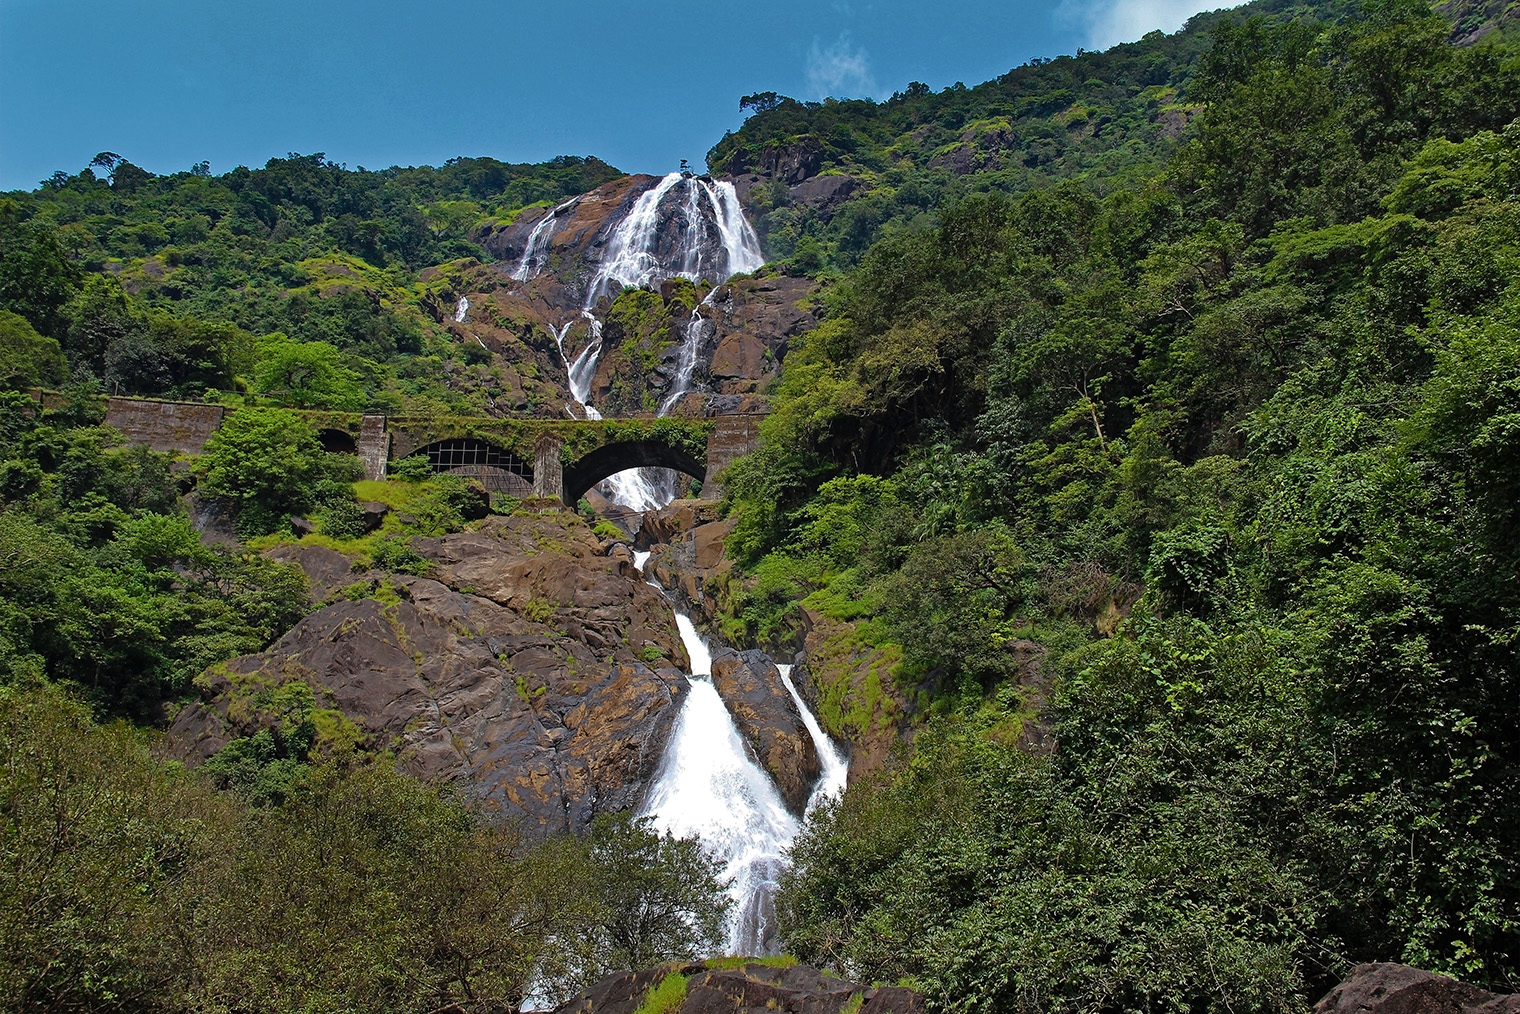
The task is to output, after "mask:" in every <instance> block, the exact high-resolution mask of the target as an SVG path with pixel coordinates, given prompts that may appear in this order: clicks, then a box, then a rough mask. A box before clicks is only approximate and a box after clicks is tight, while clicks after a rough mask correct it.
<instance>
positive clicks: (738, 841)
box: [634, 552, 849, 955]
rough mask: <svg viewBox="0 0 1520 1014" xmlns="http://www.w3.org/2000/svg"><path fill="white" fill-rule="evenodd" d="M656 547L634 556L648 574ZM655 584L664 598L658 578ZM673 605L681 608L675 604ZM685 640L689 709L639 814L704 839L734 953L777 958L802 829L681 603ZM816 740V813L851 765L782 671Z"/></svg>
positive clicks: (812, 802) (662, 827) (679, 719)
mask: <svg viewBox="0 0 1520 1014" xmlns="http://www.w3.org/2000/svg"><path fill="white" fill-rule="evenodd" d="M648 559H649V553H648V552H639V553H635V554H634V565H635V566H636V567H638V568H639V570H640V571H641V572H643V571H644V564H645V562H646V561H647V560H648ZM646 581H647V583H648V584H650V585H651V586H653V587H654V588H656V589H657V590H659V591H660V592H661V594H664V589H662V588H661V587H660V585H659V583H658V582H656V581H654V580H652V579H648V578H647V575H646ZM672 608H674V605H672ZM675 618H676V626H677V628H678V629H679V630H680V633H681V642H682V644H683V645H684V646H685V648H686V653H687V655H688V656H689V657H690V658H691V673H690V674H689V677H690V683H691V690H690V692H689V693H688V694H687V696H686V700H685V701H684V702H683V703H682V705H681V710H680V713H679V714H677V716H676V720H675V725H674V726H673V727H672V729H671V732H670V739H669V740H668V741H667V743H666V746H665V753H664V756H663V757H662V758H661V759H660V766H659V768H658V769H657V772H656V774H655V779H654V782H653V783H652V784H651V785H650V788H649V795H648V797H647V799H646V800H645V803H644V807H643V809H642V811H641V812H640V814H639V815H640V816H641V817H649V818H651V819H652V820H653V822H654V827H655V829H656V830H658V831H660V832H667V831H668V832H670V833H671V834H674V835H676V836H678V837H692V836H694V837H696V838H698V839H699V840H700V841H701V842H702V844H703V845H704V846H705V847H706V848H707V850H708V852H709V854H711V855H712V856H714V857H715V858H717V859H718V860H719V861H721V862H722V863H723V867H724V869H723V874H724V876H725V877H727V878H728V880H729V888H728V893H729V897H730V898H732V899H733V908H732V909H731V911H730V914H729V925H728V940H727V944H726V949H727V953H729V954H736V955H738V954H742V955H764V954H774V953H776V952H777V951H778V950H779V943H780V941H779V939H778V933H777V927H776V916H775V895H776V889H777V887H778V886H779V882H780V877H781V873H782V872H783V871H784V870H785V868H786V850H787V848H788V847H789V846H790V845H791V843H792V839H794V838H795V837H796V836H797V833H798V832H799V831H800V830H801V829H802V825H801V822H799V821H798V819H797V818H796V817H795V816H793V815H792V814H791V812H790V811H788V810H787V808H786V804H785V803H783V802H782V800H781V793H780V791H779V790H778V789H777V788H776V784H775V782H774V781H772V779H771V776H770V775H769V774H767V773H766V772H765V770H764V769H763V768H761V767H760V765H758V764H757V763H755V761H754V759H753V758H752V757H750V755H749V752H748V751H747V749H746V748H745V744H744V740H743V738H742V737H741V736H740V734H739V729H738V726H737V725H735V724H734V720H733V716H732V715H730V714H729V712H728V708H727V706H726V705H725V704H724V703H723V698H722V697H720V696H719V694H718V690H717V687H715V686H714V685H713V681H712V651H711V648H710V647H709V644H708V642H707V640H706V639H705V638H704V637H703V636H702V635H701V634H700V633H698V631H697V629H696V626H695V625H694V624H693V623H692V621H691V617H690V616H688V615H687V614H686V613H684V612H682V611H681V610H679V609H675ZM779 668H780V670H781V678H782V682H783V683H784V684H785V686H786V689H787V691H788V692H789V693H790V694H791V695H792V699H793V701H795V702H796V705H797V709H798V712H799V713H800V715H801V717H802V720H803V724H804V725H805V726H806V727H807V730H808V733H809V735H811V737H812V739H813V745H814V748H815V749H816V750H817V751H818V758H819V761H820V763H821V764H822V766H823V773H822V774H821V775H820V777H819V779H818V783H817V785H816V786H815V787H814V789H813V793H812V795H811V797H810V798H809V800H808V804H807V808H808V810H809V811H811V810H812V809H813V808H814V807H815V806H817V805H819V804H820V803H822V802H823V801H824V800H826V799H830V798H836V797H837V796H838V795H839V794H840V793H841V792H843V791H844V784H845V777H846V775H847V773H848V770H849V765H848V761H846V760H845V758H844V756H843V754H841V752H840V751H839V749H838V747H836V746H835V745H834V743H833V742H832V741H831V740H830V739H829V738H828V736H827V735H825V734H824V732H823V730H822V728H821V727H820V726H819V724H818V719H817V717H816V716H814V714H813V713H812V711H811V710H810V709H809V708H808V706H807V704H806V702H805V701H803V699H802V697H801V695H799V694H798V693H797V691H796V688H795V687H794V686H793V684H792V680H791V668H792V667H791V666H784V667H779Z"/></svg>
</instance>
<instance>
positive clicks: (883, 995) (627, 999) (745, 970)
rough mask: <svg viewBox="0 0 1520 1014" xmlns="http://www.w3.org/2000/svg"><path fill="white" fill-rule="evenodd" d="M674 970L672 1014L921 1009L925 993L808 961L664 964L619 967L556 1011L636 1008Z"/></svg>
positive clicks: (587, 1013) (863, 1013) (909, 1013)
mask: <svg viewBox="0 0 1520 1014" xmlns="http://www.w3.org/2000/svg"><path fill="white" fill-rule="evenodd" d="M672 972H675V973H679V974H681V975H684V976H686V977H687V982H686V997H685V999H684V1000H683V1001H682V1002H681V1005H680V1006H679V1007H677V1008H675V1009H674V1011H673V1012H672V1014H676V1012H679V1014H774V1012H776V1011H788V1012H792V1014H839V1012H840V1011H843V1010H853V1011H858V1012H859V1014H922V1012H923V1010H924V1002H923V998H922V997H921V996H919V995H918V994H917V993H915V992H914V991H913V990H911V989H906V988H904V987H901V986H865V985H862V984H860V983H856V982H850V981H849V980H847V979H840V978H836V977H835V976H832V975H830V974H828V973H827V972H821V971H819V970H818V969H816V968H813V967H811V966H808V965H793V966H791V967H790V968H775V967H772V966H769V965H762V964H760V963H758V962H751V963H749V964H746V965H744V966H742V967H740V968H708V967H706V966H705V965H684V966H683V965H664V966H661V967H659V968H651V969H645V970H644V971H641V972H616V973H614V974H612V975H609V976H607V977H606V978H605V979H603V980H601V981H600V982H598V983H597V984H596V985H594V986H592V987H591V988H590V989H587V990H586V991H585V992H583V993H581V994H579V995H577V996H575V997H573V998H572V999H570V1000H569V1001H567V1002H566V1003H564V1004H562V1005H560V1006H559V1007H558V1008H556V1011H555V1014H633V1012H634V1011H636V1010H638V1008H639V1006H640V1004H642V1003H643V1001H644V998H645V997H646V996H647V995H648V993H649V991H650V990H651V989H653V988H654V987H655V986H658V985H659V984H660V982H661V981H663V980H664V978H665V977H666V976H667V975H669V974H671V973H672Z"/></svg>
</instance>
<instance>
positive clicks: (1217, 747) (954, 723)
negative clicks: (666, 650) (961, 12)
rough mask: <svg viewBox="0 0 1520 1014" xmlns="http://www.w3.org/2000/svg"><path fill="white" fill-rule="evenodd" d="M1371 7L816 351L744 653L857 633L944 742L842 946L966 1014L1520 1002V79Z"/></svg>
mask: <svg viewBox="0 0 1520 1014" xmlns="http://www.w3.org/2000/svg"><path fill="white" fill-rule="evenodd" d="M1330 14H1331V15H1332V16H1328V17H1327V18H1326V19H1325V20H1316V19H1315V18H1313V17H1311V16H1309V15H1308V14H1306V13H1304V12H1299V11H1284V12H1283V13H1282V14H1281V15H1279V16H1273V17H1253V18H1250V19H1249V20H1247V19H1243V18H1234V19H1231V18H1223V19H1220V20H1219V22H1218V24H1217V26H1216V27H1215V28H1214V30H1213V32H1212V34H1211V39H1210V43H1209V45H1208V48H1207V49H1206V51H1205V52H1203V53H1202V55H1201V56H1200V57H1199V59H1198V63H1197V68H1196V73H1195V74H1194V75H1193V77H1192V79H1191V81H1190V84H1189V88H1188V94H1187V98H1188V99H1189V101H1191V102H1194V103H1198V104H1199V105H1200V109H1199V111H1198V113H1197V115H1196V116H1195V118H1194V119H1193V121H1192V123H1191V125H1190V127H1189V132H1188V134H1187V135H1186V136H1185V138H1184V139H1183V143H1181V144H1180V145H1179V146H1178V147H1177V148H1176V150H1175V152H1174V153H1173V154H1172V155H1171V157H1170V159H1169V160H1168V161H1167V164H1166V167H1165V170H1164V171H1163V172H1160V173H1158V174H1157V175H1155V176H1154V177H1152V178H1150V179H1148V180H1145V181H1143V182H1131V183H1128V184H1126V185H1124V186H1116V185H1113V182H1112V180H1110V179H1104V178H1102V174H1101V173H1099V178H1098V179H1096V180H1089V179H1086V178H1083V177H1082V176H1080V175H1077V176H1076V177H1075V178H1073V179H1071V180H1067V181H1061V182H1059V183H1057V184H1055V185H1049V186H1041V187H1038V188H1033V189H1029V190H1028V191H1027V192H1024V193H1004V192H1001V191H997V190H990V191H989V192H987V193H976V194H969V195H967V196H965V197H963V198H962V199H960V200H958V201H956V202H954V203H952V204H950V205H948V206H947V207H945V208H944V209H943V210H942V211H941V213H940V214H939V215H938V216H937V218H936V220H935V222H934V224H933V227H932V228H903V229H900V230H897V231H895V232H891V231H889V234H887V235H885V236H884V238H882V239H881V240H880V241H879V242H877V243H875V244H874V245H873V246H872V247H871V248H870V250H869V251H868V252H867V253H866V254H865V256H864V258H863V259H862V261H861V263H860V266H859V268H858V269H857V270H855V271H853V272H851V273H849V274H847V275H845V276H844V277H843V278H842V279H840V280H839V281H838V283H837V285H835V286H833V288H832V289H831V291H830V293H829V295H828V297H827V305H828V317H827V319H826V321H825V322H824V324H823V325H822V326H821V327H820V328H819V329H818V330H816V331H814V332H812V333H810V334H808V335H807V336H806V337H805V339H803V340H802V341H801V342H799V343H798V344H797V345H794V347H793V349H792V350H791V352H790V354H789V356H788V358H787V360H786V372H785V374H784V376H783V378H782V379H781V381H780V384H779V389H778V390H777V391H776V397H775V412H774V414H773V415H772V416H771V417H770V418H769V419H768V420H767V422H766V424H765V428H764V437H765V445H764V447H763V448H762V450H761V451H760V452H759V453H758V454H756V455H754V456H752V457H751V458H749V459H746V460H745V461H744V462H742V463H741V464H740V465H738V466H736V467H735V470H734V474H733V475H732V481H731V483H730V486H729V489H730V497H731V504H732V506H733V508H734V509H735V510H736V511H737V512H738V528H737V530H736V532H735V534H734V536H733V539H732V541H731V544H730V548H731V551H733V552H735V553H736V554H737V555H738V556H739V557H740V558H741V560H742V561H743V562H744V563H745V565H746V566H748V567H749V568H751V571H752V573H753V574H754V582H755V583H754V584H753V586H752V587H751V588H750V589H749V590H748V592H747V593H745V594H743V595H740V596H739V597H738V599H737V601H736V603H735V605H734V609H733V613H732V615H731V617H730V618H729V621H728V624H729V627H730V629H731V630H732V631H733V632H734V633H736V634H737V635H740V636H743V637H747V638H749V639H752V640H756V641H759V642H762V643H780V644H787V643H795V642H794V641H793V640H792V639H793V638H794V637H795V636H798V635H797V631H798V630H799V626H800V622H801V617H800V613H801V609H802V608H807V609H810V610H812V611H813V612H814V613H815V614H825V615H829V616H833V617H835V618H837V619H844V620H850V621H852V622H853V623H854V624H855V627H854V634H853V635H852V636H853V637H855V638H856V641H855V642H854V643H855V644H856V646H857V647H858V648H860V649H861V650H869V649H870V648H872V647H877V648H881V647H891V646H895V649H894V650H896V651H897V652H899V653H900V656H901V662H900V664H898V665H897V667H896V668H895V670H894V674H893V681H894V684H895V686H894V688H893V690H894V692H895V693H896V694H897V695H898V697H899V698H900V699H901V700H902V701H904V702H905V706H906V707H908V708H912V709H916V710H917V712H918V719H917V721H918V722H919V723H920V726H921V727H920V731H919V732H918V735H917V740H916V744H915V746H914V748H913V750H912V752H911V756H909V757H906V758H905V759H904V763H903V765H902V766H901V767H899V768H897V769H896V770H895V772H894V773H892V774H890V775H888V776H884V777H882V778H881V779H879V780H878V781H877V783H876V784H874V785H871V786H857V787H856V788H854V789H852V790H851V792H850V793H848V794H847V796H846V797H845V799H844V801H843V803H842V804H840V805H839V806H837V807H835V808H833V809H832V810H831V811H830V812H829V813H828V815H827V816H826V817H824V818H823V819H821V820H817V821H814V822H812V823H811V824H810V825H809V827H808V828H807V830H806V831H805V832H804V834H803V837H802V839H801V840H800V843H799V845H798V846H797V851H796V856H795V858H796V860H797V865H796V867H795V869H794V870H793V871H792V873H791V874H790V875H789V877H788V879H787V883H786V886H785V888H784V891H783V896H782V909H783V926H784V931H785V935H786V939H787V941H788V945H789V946H790V947H791V948H792V949H793V951H794V952H795V953H797V954H798V956H799V957H801V958H803V959H804V960H811V961H821V962H824V963H828V964H832V965H834V966H836V967H840V968H842V969H844V970H846V971H848V972H850V973H852V974H856V975H861V976H864V977H867V978H875V979H888V980H891V979H896V978H898V977H907V978H910V979H912V980H913V981H915V982H916V983H918V984H920V985H921V986H922V987H923V988H925V989H926V990H927V991H928V993H929V995H930V996H931V997H932V998H933V999H934V1001H935V1003H936V1004H938V1005H939V1006H941V1007H943V1008H944V1009H953V1010H967V1011H1009V1010H1022V1011H1037V1010H1041V1011H1043V1010H1052V1009H1060V1010H1072V1011H1076V1010H1192V1011H1199V1010H1230V1011H1234V1012H1236V1014H1240V1012H1243V1011H1262V1012H1265V1011H1286V1010H1297V1009H1301V1008H1302V1007H1303V1006H1304V1005H1305V1003H1306V1002H1312V1001H1313V1000H1314V999H1317V997H1318V996H1319V995H1321V993H1322V992H1323V990H1324V989H1325V988H1327V986H1328V985H1329V984H1330V983H1331V982H1333V981H1334V979H1335V977H1336V976H1338V975H1339V974H1341V973H1344V972H1345V971H1346V970H1347V969H1348V967H1349V966H1350V965H1351V964H1352V963H1354V962H1357V961H1361V960H1367V959H1383V960H1401V961H1405V962H1408V963H1411V964H1415V965H1418V966H1421V967H1425V968H1432V969H1436V970H1440V971H1444V972H1448V973H1450V974H1452V975H1456V976H1459V977H1461V978H1464V979H1467V980H1470V981H1474V982H1480V983H1486V984H1489V985H1492V986H1494V987H1496V988H1500V989H1511V990H1512V989H1515V988H1517V987H1520V847H1517V844H1520V808H1517V807H1516V806H1515V801H1516V800H1517V798H1520V796H1517V792H1520V738H1517V731H1516V729H1517V727H1516V724H1515V722H1514V702H1515V701H1516V700H1520V680H1517V671H1520V658H1517V656H1516V640H1517V636H1520V549H1517V547H1520V542H1517V539H1516V535H1517V529H1516V522H1517V518H1516V506H1515V505H1516V502H1517V487H1516V483H1517V476H1520V458H1517V452H1516V447H1517V446H1520V444H1517V443H1516V441H1515V437H1516V435H1517V434H1520V429H1517V420H1520V415H1517V414H1516V413H1517V412H1520V400H1517V394H1516V392H1517V391H1520V282H1517V280H1520V120H1517V116H1520V50H1517V49H1516V48H1515V47H1514V45H1513V44H1509V43H1506V42H1504V41H1503V40H1502V39H1494V38H1491V39H1490V40H1489V42H1488V43H1487V44H1485V45H1479V46H1475V47H1471V48H1457V47H1453V46H1452V45H1450V44H1449V43H1448V38H1447V37H1448V32H1449V31H1450V26H1449V24H1447V23H1446V22H1445V21H1443V20H1442V19H1440V18H1437V17H1434V16H1432V15H1431V14H1430V13H1429V12H1428V11H1427V10H1426V9H1425V8H1424V7H1422V6H1420V5H1418V4H1405V3H1398V2H1378V3H1372V4H1367V5H1364V6H1363V7H1362V8H1360V9H1359V10H1358V11H1356V12H1352V13H1350V14H1348V15H1347V16H1345V17H1334V16H1333V12H1330ZM1120 48H1121V49H1123V47H1120ZM1038 70H1040V71H1042V72H1043V71H1044V68H1038ZM1030 73H1034V71H1030ZM988 94H989V96H990V95H993V94H995V92H994V91H991V90H989V92H988ZM919 98H920V99H921V100H922V101H923V102H925V104H926V106H927V105H937V107H938V108H946V107H948V106H954V104H956V103H958V102H959V101H961V99H960V97H959V95H958V94H954V93H953V94H951V95H950V96H949V97H946V98H939V97H933V98H932V100H931V97H928V96H921V97H919ZM911 101H913V100H912V99H911V98H910V99H904V100H903V101H902V102H895V103H887V104H886V105H887V108H886V109H885V111H876V112H873V111H871V110H869V109H865V110H860V111H859V112H858V117H859V119H860V121H862V122H861V124H859V125H856V124H852V125H851V131H852V136H855V137H859V136H862V135H864V134H869V133H870V131H872V130H879V131H880V136H883V137H886V136H892V135H893V132H894V131H898V130H899V129H901V128H902V127H903V123H902V122H900V120H899V114H900V111H901V110H902V109H903V108H904V107H905V106H906V104H907V103H908V102H911ZM988 101H991V99H990V97H989V99H988ZM789 108H790V107H788V106H787V105H786V104H784V103H783V104H782V105H779V106H777V107H776V108H775V109H774V110H773V111H772V112H771V113H762V114H760V115H758V116H756V117H754V118H753V119H752V121H751V122H754V121H756V120H759V121H761V126H763V127H764V128H765V129H766V130H769V129H770V127H769V126H768V124H770V123H771V122H772V120H769V119H764V120H763V119H762V117H773V118H775V117H781V116H782V115H783V114H785V115H787V116H791V115H794V114H795V115H798V116H802V115H803V114H801V113H798V112H797V111H796V110H795V109H792V110H791V111H790V112H788V110H789ZM829 114H830V110H829V109H828V108H824V109H817V110H810V111H807V113H806V115H807V116H811V117H815V118H817V119H818V120H819V121H820V122H822V121H823V120H826V118H827V116H828V115H829ZM841 115H843V112H842V111H841ZM883 121H884V122H883ZM746 129H748V128H746ZM787 129H791V128H787ZM799 129H800V128H799ZM763 136H764V135H763ZM729 143H730V144H732V143H733V142H732V141H730V142H729ZM1014 189H1015V190H1017V189H1018V188H1014ZM804 596H808V597H807V598H806V599H805V600H804V602H803V606H802V607H799V606H798V605H797V602H798V600H799V599H803V598H804ZM815 678H816V679H819V680H821V681H822V684H823V685H822V687H821V693H823V695H824V696H825V697H828V696H830V695H837V694H839V693H841V692H842V693H844V694H845V695H846V696H848V694H850V693H852V692H855V691H852V690H851V689H850V688H849V687H845V688H844V689H843V690H841V689H840V687H838V686H832V685H830V683H829V681H830V680H831V679H843V678H844V677H843V676H841V675H840V673H839V672H838V671H837V670H836V671H834V672H831V671H829V670H828V669H826V668H822V669H820V672H819V673H818V674H817V675H816V676H815ZM849 703H850V702H849V701H848V700H847V701H846V704H847V705H848V704H849ZM857 703H858V702H857ZM831 714H832V718H833V720H834V723H835V726H836V727H835V728H834V730H833V731H834V732H836V733H840V734H845V735H851V736H857V737H858V736H859V735H860V734H861V733H862V731H864V730H862V728H861V727H860V725H859V723H861V722H867V723H869V722H870V721H871V720H872V717H871V715H872V713H871V711H870V709H869V708H864V709H862V708H856V709H854V710H853V711H852V710H851V709H850V708H849V707H842V708H835V709H833V711H832V713H830V712H828V710H827V709H826V713H825V716H824V717H825V718H826V719H827V718H830V717H831ZM861 715H864V718H862V717H860V716H861ZM852 716H853V717H852ZM852 722H853V723H855V724H854V725H852V724H851V723H852ZM1037 725H1038V726H1045V727H1047V728H1048V729H1049V730H1053V733H1054V743H1055V746H1054V749H1053V751H1050V752H1047V753H1044V754H1039V755H1036V754H1032V753H1031V752H1030V751H1028V750H1027V749H1026V748H1025V747H1024V746H1023V745H1022V744H1026V743H1027V742H1029V737H1028V735H1027V733H1028V732H1029V729H1030V727H1031V726H1037ZM1040 740H1041V737H1036V741H1037V742H1038V741H1040Z"/></svg>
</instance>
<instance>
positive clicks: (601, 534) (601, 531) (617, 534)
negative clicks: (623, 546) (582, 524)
mask: <svg viewBox="0 0 1520 1014" xmlns="http://www.w3.org/2000/svg"><path fill="white" fill-rule="evenodd" d="M591 534H592V535H595V536H596V537H597V538H599V539H605V540H607V541H609V542H621V541H623V540H624V539H626V538H628V534H627V533H626V532H624V531H623V530H622V529H621V528H619V527H618V526H617V525H615V524H613V523H612V522H611V521H608V520H607V519H605V518H603V519H601V520H599V521H598V522H597V523H596V524H595V525H593V526H592V528H591Z"/></svg>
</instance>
